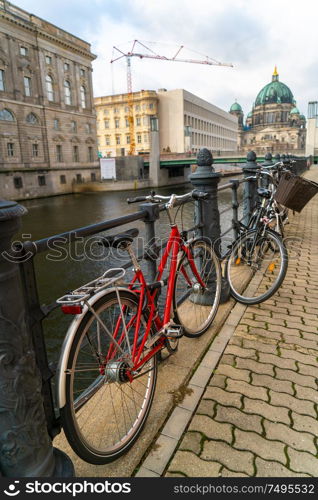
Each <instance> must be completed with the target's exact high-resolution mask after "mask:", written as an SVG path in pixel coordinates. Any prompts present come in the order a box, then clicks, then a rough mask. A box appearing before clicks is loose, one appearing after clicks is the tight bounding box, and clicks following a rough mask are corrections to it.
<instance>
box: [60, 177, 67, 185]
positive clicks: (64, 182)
mask: <svg viewBox="0 0 318 500" xmlns="http://www.w3.org/2000/svg"><path fill="white" fill-rule="evenodd" d="M60 184H66V176H65V175H60Z"/></svg>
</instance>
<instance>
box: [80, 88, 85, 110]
mask: <svg viewBox="0 0 318 500" xmlns="http://www.w3.org/2000/svg"><path fill="white" fill-rule="evenodd" d="M80 92H81V106H82V108H86V89H85V87H84V86H83V85H81V88H80Z"/></svg>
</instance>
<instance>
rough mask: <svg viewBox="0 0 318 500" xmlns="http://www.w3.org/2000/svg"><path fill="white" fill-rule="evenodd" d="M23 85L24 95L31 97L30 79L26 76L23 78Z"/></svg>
mask: <svg viewBox="0 0 318 500" xmlns="http://www.w3.org/2000/svg"><path fill="white" fill-rule="evenodd" d="M23 83H24V94H25V95H26V96H27V97H30V95H31V78H30V77H28V76H24V77H23Z"/></svg>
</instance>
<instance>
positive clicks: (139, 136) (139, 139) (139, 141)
mask: <svg viewBox="0 0 318 500" xmlns="http://www.w3.org/2000/svg"><path fill="white" fill-rule="evenodd" d="M137 142H138V144H141V135H140V134H138V135H137Z"/></svg>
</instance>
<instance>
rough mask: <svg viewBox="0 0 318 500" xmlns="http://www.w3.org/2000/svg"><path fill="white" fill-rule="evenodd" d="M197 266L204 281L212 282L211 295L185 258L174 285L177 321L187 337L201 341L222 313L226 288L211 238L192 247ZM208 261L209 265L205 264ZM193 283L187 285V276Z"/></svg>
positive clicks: (190, 245) (182, 259) (191, 244)
mask: <svg viewBox="0 0 318 500" xmlns="http://www.w3.org/2000/svg"><path fill="white" fill-rule="evenodd" d="M189 248H190V250H191V253H192V255H193V257H194V262H195V265H196V267H197V268H199V267H201V270H199V269H198V272H199V274H200V276H201V277H202V280H203V281H204V282H206V280H209V284H210V286H209V291H208V292H207V291H206V290H204V289H202V287H200V285H199V284H198V282H197V279H196V278H195V276H194V274H193V271H192V270H191V268H190V264H189V261H188V257H187V255H186V254H184V255H183V256H182V257H181V259H180V261H179V263H178V266H177V272H176V277H175V282H174V296H173V310H174V321H175V323H177V324H179V325H181V326H182V327H183V329H184V334H185V336H186V337H199V336H201V335H202V334H203V333H204V332H205V331H206V330H207V329H208V328H209V326H210V325H211V323H212V321H213V319H214V318H215V315H216V313H217V310H218V306H219V303H220V295H221V286H222V274H221V266H220V262H219V259H218V257H217V255H216V253H215V252H214V250H213V248H212V246H211V243H210V240H209V239H208V238H197V239H195V240H194V241H193V242H191V243H190V244H189ZM203 259H205V263H203ZM184 270H185V271H186V274H187V277H188V278H189V280H190V282H191V286H190V284H189V282H187V280H186V278H185V276H184V274H183V272H184Z"/></svg>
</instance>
